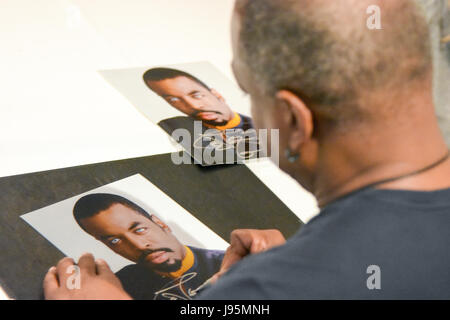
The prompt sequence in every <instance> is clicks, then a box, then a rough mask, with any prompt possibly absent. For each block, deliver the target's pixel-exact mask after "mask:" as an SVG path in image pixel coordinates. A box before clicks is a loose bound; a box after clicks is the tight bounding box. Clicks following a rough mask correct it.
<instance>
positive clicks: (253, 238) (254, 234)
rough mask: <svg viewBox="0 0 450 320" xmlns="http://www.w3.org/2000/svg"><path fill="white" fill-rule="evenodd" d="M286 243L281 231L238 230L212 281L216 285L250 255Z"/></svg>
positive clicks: (233, 235) (234, 232)
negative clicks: (224, 275)
mask: <svg viewBox="0 0 450 320" xmlns="http://www.w3.org/2000/svg"><path fill="white" fill-rule="evenodd" d="M285 242H286V239H285V238H284V236H283V235H282V234H281V232H280V231H278V230H275V229H271V230H255V229H237V230H234V231H233V232H232V233H231V239H230V246H229V247H228V249H227V251H226V252H225V256H224V258H223V260H222V265H221V267H220V270H219V272H217V273H216V274H215V275H214V276H213V277H212V278H211V281H212V282H213V283H214V282H216V281H217V279H219V278H220V277H221V276H222V275H223V274H224V273H225V272H227V271H228V269H229V268H230V267H231V266H232V265H233V264H235V263H236V262H238V261H239V260H241V259H242V258H244V257H245V256H247V255H249V254H255V253H259V252H263V251H266V250H269V249H270V248H273V247H276V246H280V245H282V244H284V243H285Z"/></svg>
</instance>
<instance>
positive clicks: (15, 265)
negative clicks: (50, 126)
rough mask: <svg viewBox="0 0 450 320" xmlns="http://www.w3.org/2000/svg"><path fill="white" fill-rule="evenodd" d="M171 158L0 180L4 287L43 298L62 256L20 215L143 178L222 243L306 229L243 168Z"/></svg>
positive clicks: (21, 295) (15, 293)
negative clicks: (253, 233) (250, 233)
mask: <svg viewBox="0 0 450 320" xmlns="http://www.w3.org/2000/svg"><path fill="white" fill-rule="evenodd" d="M170 157H171V156H170V154H162V155H156V156H149V157H142V158H135V159H126V160H119V161H111V162H105V163H98V164H90V165H84V166H77V167H72V168H64V169H57V170H50V171H43V172H37V173H30V174H23V175H16V176H11V177H4V178H0V244H1V245H0V284H1V285H2V286H3V287H5V289H6V290H7V291H9V292H8V293H9V294H10V295H12V296H13V297H14V298H18V299H39V298H41V297H42V279H43V276H44V274H45V273H46V272H47V270H48V268H49V267H50V266H51V265H53V264H55V263H56V262H57V261H58V260H59V259H61V258H62V257H63V256H64V255H63V253H62V252H60V251H59V250H58V249H57V248H56V247H54V246H53V245H52V244H51V243H50V242H49V241H47V240H46V239H45V238H44V237H42V236H41V235H40V234H39V233H38V232H36V231H35V230H34V229H33V228H31V227H30V226H29V225H28V224H27V223H26V222H25V221H23V220H22V219H20V216H21V215H23V214H25V213H28V212H31V211H34V210H36V209H39V208H42V207H45V206H48V205H51V204H53V203H56V202H59V201H62V200H65V199H67V198H70V197H73V196H76V195H78V194H80V193H83V192H86V191H89V190H91V189H95V188H98V187H100V186H103V185H105V184H108V183H112V182H114V181H117V180H120V179H123V178H126V177H129V176H131V175H134V174H137V173H139V174H141V175H143V176H144V177H146V178H147V179H148V180H149V181H151V182H152V183H153V184H155V185H156V186H157V187H158V188H160V189H161V190H162V191H164V192H165V193H166V194H168V195H169V196H170V197H171V198H172V199H173V200H175V201H176V202H177V203H178V204H180V205H181V206H183V207H184V208H185V209H186V210H188V211H189V212H190V213H191V214H192V215H194V216H195V217H196V218H197V219H199V220H200V221H202V222H203V223H204V224H205V225H207V226H208V227H209V228H210V229H212V230H213V231H214V232H215V233H217V234H218V235H219V236H221V237H222V238H223V239H225V240H227V241H228V240H229V234H230V232H231V231H232V230H233V229H236V228H256V229H268V228H277V229H279V230H281V232H282V233H283V234H284V235H285V236H286V237H289V236H291V235H293V234H294V233H295V232H296V231H297V230H298V229H299V228H300V226H301V225H302V222H301V221H300V220H299V218H298V217H297V216H296V215H294V214H293V213H292V211H290V210H289V209H288V208H287V207H286V206H285V205H284V204H283V203H282V202H281V201H280V200H279V199H278V198H277V197H276V196H275V195H274V194H273V193H272V192H271V191H270V189H268V188H267V187H266V186H265V185H264V184H263V183H262V182H261V181H260V180H259V179H258V178H257V177H256V176H255V175H254V174H253V173H252V172H251V171H250V170H249V169H248V168H247V167H246V166H245V165H221V166H213V167H202V166H199V165H195V164H192V165H188V164H183V165H175V164H173V163H172V161H171V159H170Z"/></svg>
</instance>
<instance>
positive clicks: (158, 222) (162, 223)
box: [150, 214, 172, 232]
mask: <svg viewBox="0 0 450 320" xmlns="http://www.w3.org/2000/svg"><path fill="white" fill-rule="evenodd" d="M150 220H152V221H153V222H154V223H155V224H157V225H158V226H159V227H160V228H161V229H163V230H165V231H168V232H172V230H171V229H170V227H169V226H168V225H167V224H165V223H164V222H163V221H162V220H160V219H159V218H158V217H157V216H155V215H154V214H152V215H151V216H150Z"/></svg>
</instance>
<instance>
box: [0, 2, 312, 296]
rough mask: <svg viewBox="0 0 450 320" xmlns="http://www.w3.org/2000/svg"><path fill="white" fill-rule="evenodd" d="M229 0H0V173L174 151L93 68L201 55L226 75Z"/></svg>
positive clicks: (280, 180)
mask: <svg viewBox="0 0 450 320" xmlns="http://www.w3.org/2000/svg"><path fill="white" fill-rule="evenodd" d="M232 8H233V0H220V1H219V0H215V1H211V0H190V1H186V0H167V1H161V0H127V1H124V0H121V1H119V0H72V1H70V0H1V2H0V41H1V50H0V92H1V94H0V121H1V124H0V152H1V155H2V156H1V157H0V177H4V176H10V175H16V174H21V173H29V172H36V171H42V170H49V169H56V168H64V167H71V166H77V165H83V164H89V163H97V162H104V161H111V160H118V159H125V158H133V157H141V156H147V155H153V154H160V153H166V152H174V151H176V150H177V148H175V147H174V146H173V145H172V144H171V143H170V142H169V139H168V137H167V135H166V134H165V133H164V132H163V131H162V130H161V129H160V128H159V127H157V126H156V125H153V124H151V123H150V122H149V121H148V120H147V119H146V118H144V117H143V116H142V115H141V114H140V113H139V112H138V111H137V110H136V109H135V108H134V107H133V105H131V103H130V102H129V101H128V100H126V99H125V98H124V97H123V96H122V95H121V94H120V93H119V92H118V91H116V90H115V89H114V88H112V87H111V86H110V85H109V84H108V83H107V82H106V81H105V80H104V79H102V78H101V76H100V75H99V74H98V73H97V70H101V69H113V68H126V67H142V66H149V65H158V64H174V63H185V62H193V61H209V62H211V63H212V64H213V65H214V66H216V67H217V68H218V69H219V70H220V71H221V72H222V73H224V74H225V75H226V76H228V77H229V78H230V79H232V81H234V78H233V75H232V71H231V67H230V62H231V57H232V54H231V46H230V32H229V29H230V18H231V12H232ZM248 167H249V168H250V169H251V170H252V171H253V172H254V173H255V174H256V175H257V176H258V177H259V178H260V179H261V180H262V181H263V182H264V183H266V184H267V185H268V187H269V188H270V189H271V190H272V191H273V192H274V193H275V194H276V195H277V196H278V197H279V198H280V199H281V200H282V201H283V202H284V203H285V204H286V205H287V206H288V207H289V208H290V209H291V210H292V211H293V212H294V213H295V214H297V215H298V216H299V217H300V218H301V219H302V220H303V221H308V220H309V219H310V218H311V217H312V216H313V215H315V214H316V213H317V210H318V209H317V205H316V202H315V200H314V198H313V197H312V196H311V195H310V194H309V193H307V192H306V191H305V190H304V189H302V188H301V187H300V186H299V185H298V184H297V183H296V182H295V181H294V180H293V179H291V178H290V177H289V176H287V175H286V174H284V173H283V172H281V171H280V170H279V169H278V168H277V167H276V166H275V165H274V164H273V163H271V162H269V161H267V160H265V161H257V162H254V163H251V164H248ZM274 214H276V213H274ZM1 295H2V293H1V291H0V296H1Z"/></svg>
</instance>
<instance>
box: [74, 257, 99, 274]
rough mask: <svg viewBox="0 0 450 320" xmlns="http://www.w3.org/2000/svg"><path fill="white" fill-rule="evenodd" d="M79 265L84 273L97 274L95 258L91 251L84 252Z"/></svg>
mask: <svg viewBox="0 0 450 320" xmlns="http://www.w3.org/2000/svg"><path fill="white" fill-rule="evenodd" d="M78 266H79V267H80V271H81V273H82V274H88V275H90V276H93V275H95V260H94V256H93V255H92V254H91V253H84V254H83V255H82V256H81V257H80V259H79V260H78Z"/></svg>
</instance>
